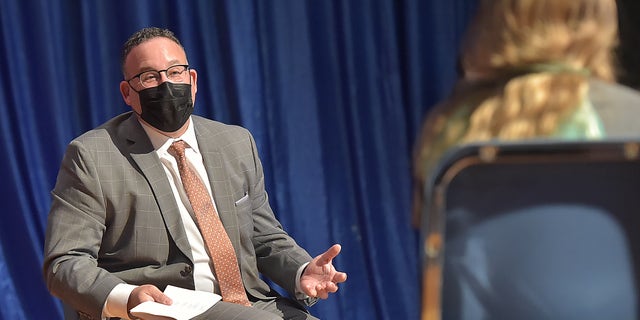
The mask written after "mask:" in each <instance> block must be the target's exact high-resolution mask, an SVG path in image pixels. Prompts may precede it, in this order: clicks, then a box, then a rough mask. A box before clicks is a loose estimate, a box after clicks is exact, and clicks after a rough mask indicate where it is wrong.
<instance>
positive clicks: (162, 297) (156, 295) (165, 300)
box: [149, 290, 173, 305]
mask: <svg viewBox="0 0 640 320" xmlns="http://www.w3.org/2000/svg"><path fill="white" fill-rule="evenodd" d="M149 296H151V298H153V300H154V301H155V302H158V303H162V304H166V305H170V304H172V303H173V301H172V300H171V298H169V296H167V295H166V294H164V293H162V291H160V290H158V291H153V292H150V293H149Z"/></svg>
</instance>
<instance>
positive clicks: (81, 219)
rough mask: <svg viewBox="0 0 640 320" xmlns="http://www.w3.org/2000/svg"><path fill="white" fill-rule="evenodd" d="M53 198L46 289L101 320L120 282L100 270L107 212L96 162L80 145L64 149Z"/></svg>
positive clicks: (48, 234)
mask: <svg viewBox="0 0 640 320" xmlns="http://www.w3.org/2000/svg"><path fill="white" fill-rule="evenodd" d="M51 194H52V205H51V210H50V211H49V217H48V223H47V231H46V238H45V248H44V250H45V259H44V267H43V271H44V278H45V280H46V284H47V287H48V288H49V291H50V292H51V293H52V294H53V295H54V296H56V297H59V298H60V299H61V300H63V301H64V302H65V303H66V304H68V305H70V306H71V307H72V308H74V309H75V310H78V311H80V312H83V313H85V314H87V315H89V316H91V317H92V318H95V319H99V318H100V316H101V313H102V307H103V306H104V303H105V300H106V298H107V296H108V295H109V293H110V292H111V290H112V289H113V288H114V287H115V286H116V285H117V284H119V283H123V281H122V280H120V279H119V278H117V277H115V276H113V275H111V274H110V273H109V272H107V271H106V270H104V269H102V268H99V267H98V252H99V251H100V246H101V242H102V236H103V233H104V231H105V228H106V227H105V219H106V208H105V203H104V199H103V196H102V189H101V185H100V180H99V177H98V174H97V169H96V162H95V159H93V158H92V156H91V154H90V153H89V152H88V151H87V150H86V149H85V148H84V147H83V145H82V144H81V143H80V142H78V141H73V142H72V143H71V144H70V145H69V147H68V148H67V151H66V153H65V156H64V158H63V160H62V165H61V167H60V171H59V173H58V179H57V182H56V186H55V188H54V190H53V191H52V193H51Z"/></svg>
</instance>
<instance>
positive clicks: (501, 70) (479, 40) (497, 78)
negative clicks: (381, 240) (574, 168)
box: [414, 0, 618, 223]
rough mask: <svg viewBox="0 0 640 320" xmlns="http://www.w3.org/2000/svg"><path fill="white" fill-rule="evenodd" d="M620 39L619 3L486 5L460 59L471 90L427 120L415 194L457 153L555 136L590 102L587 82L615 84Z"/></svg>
mask: <svg viewBox="0 0 640 320" xmlns="http://www.w3.org/2000/svg"><path fill="white" fill-rule="evenodd" d="M617 33H618V17H617V8H616V3H615V0H481V2H480V4H479V8H478V12H477V14H476V16H475V19H474V20H473V21H472V23H471V25H470V26H469V28H468V31H467V34H466V36H465V42H464V43H463V46H462V54H461V56H460V59H461V60H460V63H461V67H462V70H463V72H464V78H465V79H464V81H465V82H467V83H473V85H471V86H469V87H470V88H463V89H461V90H459V91H458V92H454V93H453V95H452V97H451V98H450V99H449V100H448V101H447V102H445V103H443V105H442V106H439V107H438V108H436V109H434V110H433V111H432V112H430V115H429V116H428V117H427V119H426V120H425V123H424V127H423V131H422V133H421V136H420V138H419V141H418V144H417V146H416V147H417V148H416V153H415V155H414V156H415V158H414V161H415V170H414V179H416V180H414V181H415V182H416V183H414V190H418V191H417V192H422V191H421V188H419V187H418V185H424V179H425V178H426V177H425V174H427V172H428V171H430V170H431V169H433V167H434V166H435V164H436V163H437V161H438V160H439V158H440V157H441V156H442V154H443V153H444V152H445V151H446V150H447V149H448V148H450V147H452V146H454V145H457V144H460V143H468V142H477V141H486V140H492V139H501V140H522V139H530V138H535V137H544V136H551V135H552V134H554V132H556V131H557V129H558V127H559V126H561V125H562V124H563V121H565V120H566V119H567V118H568V117H569V116H571V115H572V114H573V112H574V111H575V110H576V109H577V108H578V107H579V106H580V105H581V103H582V102H583V101H584V100H585V99H586V97H587V94H588V86H589V82H588V81H589V76H593V77H596V78H599V79H602V80H605V81H614V80H615V77H614V68H613V65H614V64H613V54H614V48H615V46H616V45H617V41H618V40H617ZM416 187H418V188H416ZM422 196H423V195H422V194H414V223H415V221H416V219H417V217H416V214H417V212H418V211H419V210H421V209H422V208H416V205H420V203H419V201H418V203H416V200H415V199H416V197H422Z"/></svg>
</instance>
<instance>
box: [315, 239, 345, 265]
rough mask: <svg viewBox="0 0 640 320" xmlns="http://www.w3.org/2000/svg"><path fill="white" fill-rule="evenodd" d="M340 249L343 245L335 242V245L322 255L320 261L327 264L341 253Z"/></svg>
mask: <svg viewBox="0 0 640 320" xmlns="http://www.w3.org/2000/svg"><path fill="white" fill-rule="evenodd" d="M340 250H342V247H341V246H340V245H339V244H334V245H333V246H331V248H329V250H327V251H325V252H324V253H323V254H321V255H320V257H319V259H318V263H319V264H327V263H329V262H331V260H333V258H335V257H336V256H337V255H338V254H339V253H340Z"/></svg>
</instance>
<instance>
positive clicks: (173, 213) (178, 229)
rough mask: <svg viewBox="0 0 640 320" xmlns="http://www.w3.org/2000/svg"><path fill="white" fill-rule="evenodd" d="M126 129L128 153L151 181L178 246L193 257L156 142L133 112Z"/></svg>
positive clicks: (170, 231)
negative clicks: (151, 139) (152, 143)
mask: <svg viewBox="0 0 640 320" xmlns="http://www.w3.org/2000/svg"><path fill="white" fill-rule="evenodd" d="M123 129H124V130H123V132H124V134H125V135H126V136H127V140H128V141H129V143H130V145H129V153H130V154H131V158H132V159H133V161H135V163H136V164H137V165H138V167H139V168H140V170H141V171H142V174H143V175H144V176H145V178H146V179H147V181H148V182H149V186H150V187H151V189H152V191H153V194H154V196H155V199H156V201H157V203H158V207H160V213H161V214H162V217H163V218H164V221H165V224H166V226H167V229H168V230H169V234H171V237H172V238H173V240H174V241H175V243H176V246H177V247H178V248H179V249H180V250H181V251H182V252H183V253H184V254H185V255H186V256H187V257H188V258H189V259H190V260H191V261H193V257H192V256H191V246H190V245H189V240H188V239H187V234H186V232H185V230H184V225H183V223H182V219H181V218H180V211H179V209H178V205H177V204H176V200H175V197H174V195H173V192H172V191H171V186H170V185H169V182H168V181H167V175H166V173H165V171H164V167H163V166H162V163H161V162H160V159H159V158H158V156H157V155H156V153H155V152H153V151H154V150H153V146H152V145H151V142H150V141H149V138H148V137H147V135H146V134H145V132H144V129H142V127H141V125H140V123H139V122H138V120H137V119H136V117H135V115H132V116H131V118H129V120H127V123H126V124H125V125H124V127H123Z"/></svg>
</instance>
